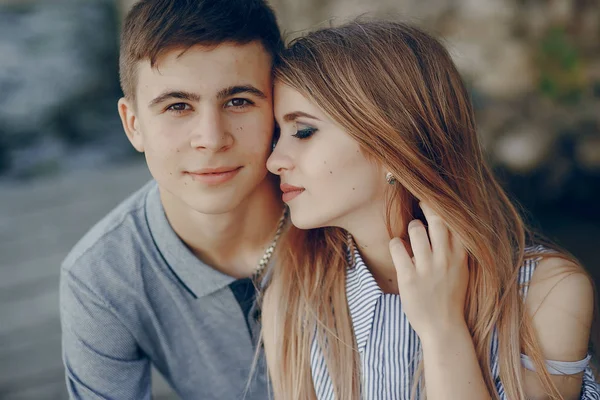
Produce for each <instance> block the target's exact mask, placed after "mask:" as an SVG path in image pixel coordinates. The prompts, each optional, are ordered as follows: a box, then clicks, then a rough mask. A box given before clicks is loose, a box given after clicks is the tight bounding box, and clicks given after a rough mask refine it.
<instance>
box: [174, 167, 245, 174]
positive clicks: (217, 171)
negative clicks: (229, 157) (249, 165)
mask: <svg viewBox="0 0 600 400" xmlns="http://www.w3.org/2000/svg"><path fill="white" fill-rule="evenodd" d="M240 168H241V167H216V168H202V169H199V170H195V171H186V172H187V173H188V174H194V175H205V174H220V173H224V172H232V171H234V170H236V169H240Z"/></svg>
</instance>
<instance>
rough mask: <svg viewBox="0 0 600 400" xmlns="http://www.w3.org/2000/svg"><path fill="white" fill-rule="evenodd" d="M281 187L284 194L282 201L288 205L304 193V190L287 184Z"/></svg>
mask: <svg viewBox="0 0 600 400" xmlns="http://www.w3.org/2000/svg"><path fill="white" fill-rule="evenodd" d="M279 187H280V189H281V191H282V192H283V194H282V195H281V199H282V200H283V201H284V202H286V203H287V202H289V201H292V200H293V199H294V198H296V197H297V196H298V195H300V194H301V193H302V192H304V188H301V187H298V186H293V185H290V184H287V183H282V184H281V185H280V186H279Z"/></svg>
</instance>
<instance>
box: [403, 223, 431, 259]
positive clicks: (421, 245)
mask: <svg viewBox="0 0 600 400" xmlns="http://www.w3.org/2000/svg"><path fill="white" fill-rule="evenodd" d="M408 237H409V238H410V247H411V248H412V251H413V256H414V257H415V267H416V268H417V269H420V268H423V267H427V266H429V265H430V264H431V244H430V243H429V236H428V235H427V230H426V229H425V226H424V225H423V223H422V222H421V221H419V220H418V219H414V220H412V221H410V223H409V224H408Z"/></svg>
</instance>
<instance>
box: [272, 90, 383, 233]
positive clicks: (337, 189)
mask: <svg viewBox="0 0 600 400" xmlns="http://www.w3.org/2000/svg"><path fill="white" fill-rule="evenodd" d="M274 93H275V94H274V96H275V98H274V101H275V109H274V111H275V118H276V120H277V122H278V124H279V127H280V128H281V135H280V137H279V141H278V142H277V145H276V147H275V149H274V150H273V153H272V154H271V156H270V157H269V159H268V160H267V168H268V169H269V171H271V172H272V173H274V174H277V175H279V176H280V178H281V189H282V191H283V192H284V194H283V200H284V201H285V202H286V203H287V204H288V205H289V208H290V211H291V218H292V222H293V223H294V225H296V226H297V227H299V228H302V229H310V228H317V227H325V226H339V227H342V228H345V229H349V230H350V229H351V228H353V227H354V226H353V225H356V224H360V223H361V222H360V221H367V220H368V219H365V218H369V217H370V216H373V212H377V213H379V214H381V213H382V210H383V199H384V192H385V186H386V180H385V171H384V170H383V168H381V167H380V166H378V165H376V163H375V162H373V161H370V160H367V158H366V157H365V156H364V155H363V152H362V151H361V150H360V147H359V145H358V143H357V142H356V141H355V140H354V139H352V138H351V137H350V135H348V134H347V133H346V132H345V131H344V130H343V129H342V128H341V127H339V126H338V125H336V124H335V123H334V122H333V121H332V120H331V119H330V118H328V117H327V116H326V115H325V114H324V113H323V112H322V111H320V110H319V108H318V107H317V106H316V105H315V104H314V103H311V102H310V101H309V100H308V99H306V98H305V97H304V96H303V95H302V94H300V92H298V91H296V90H295V89H292V88H291V87H289V86H287V85H285V84H283V83H281V82H276V83H275V92H274ZM359 228H360V227H359Z"/></svg>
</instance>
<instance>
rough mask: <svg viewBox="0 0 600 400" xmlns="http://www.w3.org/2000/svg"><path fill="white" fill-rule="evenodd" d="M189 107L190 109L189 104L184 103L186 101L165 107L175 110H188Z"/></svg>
mask: <svg viewBox="0 0 600 400" xmlns="http://www.w3.org/2000/svg"><path fill="white" fill-rule="evenodd" d="M190 109H191V107H190V106H189V104H186V103H175V104H171V105H170V106H169V107H167V110H169V111H175V112H184V111H188V110H190Z"/></svg>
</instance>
